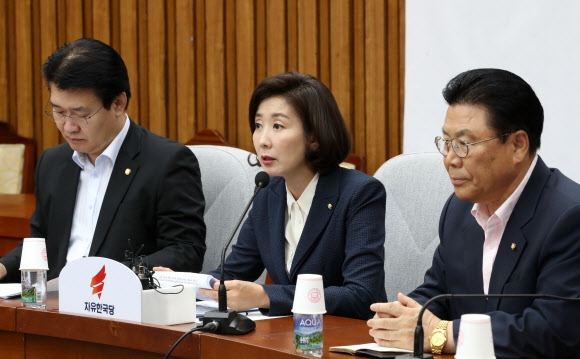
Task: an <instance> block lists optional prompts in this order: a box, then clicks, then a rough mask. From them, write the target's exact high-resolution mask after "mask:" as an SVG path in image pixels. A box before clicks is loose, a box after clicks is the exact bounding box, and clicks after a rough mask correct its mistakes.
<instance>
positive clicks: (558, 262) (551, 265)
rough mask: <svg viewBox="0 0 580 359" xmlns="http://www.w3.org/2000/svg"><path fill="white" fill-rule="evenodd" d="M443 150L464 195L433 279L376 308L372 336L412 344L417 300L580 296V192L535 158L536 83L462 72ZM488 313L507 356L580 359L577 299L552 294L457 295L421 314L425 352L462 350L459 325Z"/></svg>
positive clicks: (495, 73) (444, 227)
mask: <svg viewBox="0 0 580 359" xmlns="http://www.w3.org/2000/svg"><path fill="white" fill-rule="evenodd" d="M443 96H444V97H445V100H446V101H447V103H448V104H449V108H448V110H447V115H446V117H445V122H444V124H443V135H442V136H441V137H437V138H436V139H435V144H436V146H437V148H438V150H439V151H440V152H441V154H442V155H443V156H444V164H445V167H446V168H447V171H448V173H449V177H450V179H451V182H452V184H453V186H454V187H455V193H454V194H453V195H451V197H450V198H449V199H448V201H447V203H446V204H445V207H444V208H443V212H442V214H441V219H440V225H439V237H440V239H441V242H440V244H439V246H438V247H437V249H436V251H435V255H434V257H433V263H432V266H431V268H430V269H429V270H428V271H427V273H426V274H425V282H424V283H423V284H422V285H421V286H419V287H418V288H417V289H415V290H414V291H413V292H412V293H410V294H409V296H405V295H403V294H399V296H398V301H397V302H391V303H380V304H373V305H372V306H371V309H372V310H374V311H376V312H377V314H376V315H375V317H374V319H371V320H370V321H369V326H370V327H371V335H372V336H373V337H374V338H375V340H376V341H377V342H378V343H379V344H381V345H386V346H397V347H406V348H411V347H412V345H413V331H414V328H415V326H416V323H417V314H418V311H419V310H420V308H421V305H420V304H419V303H425V302H426V301H427V300H428V299H430V298H433V297H434V296H436V295H439V294H445V293H455V294H464V293H468V294H500V293H503V294H527V293H531V294H533V293H537V294H549V295H556V296H564V297H575V298H579V297H580V221H579V220H580V185H579V184H577V183H575V182H573V181H572V180H570V179H569V178H567V177H566V176H564V175H563V174H562V173H561V172H560V171H558V170H557V169H551V168H549V167H547V166H546V165H545V164H544V162H543V161H542V159H541V158H540V157H539V156H538V155H537V151H538V149H539V147H540V137H541V133H542V127H543V120H544V115H543V109H542V105H541V104H540V101H539V100H538V98H537V97H536V95H535V93H534V91H533V90H532V88H531V87H530V86H529V85H528V84H527V83H526V82H525V81H524V80H522V79H521V78H520V77H518V76H516V75H514V74H512V73H510V72H508V71H504V70H497V69H478V70H471V71H467V72H464V73H461V74H459V75H458V76H457V77H455V78H454V79H452V80H451V81H450V82H449V83H448V84H447V86H446V88H445V89H444V90H443ZM467 313H486V314H488V315H489V316H490V317H491V325H492V332H493V341H494V346H495V355H496V356H498V357H550V358H563V357H575V358H577V357H580V356H579V355H580V354H579V348H580V329H579V327H578V326H577V325H574V324H569V323H577V322H578V321H580V304H579V303H578V302H569V301H561V300H546V299H519V298H518V299H508V298H505V299H495V298H489V299H481V300H477V299H455V300H452V301H445V302H439V303H433V305H432V306H430V307H429V308H428V310H426V312H425V316H424V318H423V323H424V331H425V333H426V336H425V342H424V348H425V350H426V351H431V352H432V353H435V354H438V353H441V352H444V353H453V352H455V351H456V347H457V345H456V343H458V338H459V330H460V318H461V315H462V314H467Z"/></svg>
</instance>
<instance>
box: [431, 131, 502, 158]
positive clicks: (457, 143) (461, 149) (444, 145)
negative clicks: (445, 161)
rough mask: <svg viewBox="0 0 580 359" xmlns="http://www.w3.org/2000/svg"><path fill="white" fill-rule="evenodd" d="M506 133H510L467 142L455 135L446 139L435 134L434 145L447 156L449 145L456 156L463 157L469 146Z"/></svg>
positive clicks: (465, 155)
mask: <svg viewBox="0 0 580 359" xmlns="http://www.w3.org/2000/svg"><path fill="white" fill-rule="evenodd" d="M508 135H511V132H508V133H504V134H503V135H500V136H497V137H492V138H488V139H486V140H481V141H477V142H472V143H467V142H465V141H464V140H462V139H461V138H457V137H455V138H452V139H450V140H446V139H444V138H443V137H441V136H437V137H435V146H437V149H438V150H439V152H441V154H442V155H443V156H447V154H448V153H449V147H450V146H451V148H453V152H455V154H456V155H457V157H461V158H465V157H467V153H468V152H469V146H472V145H477V144H478V143H482V142H487V141H491V140H496V139H498V138H502V137H505V136H508Z"/></svg>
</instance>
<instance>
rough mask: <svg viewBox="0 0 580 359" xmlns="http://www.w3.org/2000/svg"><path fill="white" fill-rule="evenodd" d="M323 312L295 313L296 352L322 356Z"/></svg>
mask: <svg viewBox="0 0 580 359" xmlns="http://www.w3.org/2000/svg"><path fill="white" fill-rule="evenodd" d="M322 324H323V323H322V314H297V313H294V344H295V348H296V353H298V354H305V355H312V356H315V357H318V358H321V357H322V347H323V345H322V328H323V325H322Z"/></svg>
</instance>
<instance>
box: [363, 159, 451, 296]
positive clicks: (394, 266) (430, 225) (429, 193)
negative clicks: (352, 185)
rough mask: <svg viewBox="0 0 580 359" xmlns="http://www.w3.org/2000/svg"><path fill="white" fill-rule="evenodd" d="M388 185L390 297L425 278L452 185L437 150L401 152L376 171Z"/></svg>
mask: <svg viewBox="0 0 580 359" xmlns="http://www.w3.org/2000/svg"><path fill="white" fill-rule="evenodd" d="M374 177H375V178H377V179H378V180H380V181H381V182H382V183H383V185H384V186H385V189H386V191H387V203H386V214H385V288H386V291H387V296H388V297H389V300H395V299H396V295H397V293H398V292H401V293H404V294H407V293H409V292H411V291H412V290H413V289H415V288H416V287H417V286H418V285H420V284H421V283H423V279H424V274H425V271H426V270H427V269H428V268H429V267H430V266H431V260H432V258H433V253H434V251H435V248H436V247H437V244H439V235H438V230H439V217H440V216H441V210H442V209H443V205H444V204H445V201H446V200H447V199H448V198H449V196H450V195H451V193H452V192H453V186H452V185H451V181H450V180H449V176H448V175H447V172H446V170H445V167H444V165H443V157H442V156H441V154H440V153H438V152H433V153H412V154H403V155H399V156H396V157H393V158H391V159H389V160H388V161H387V162H385V163H384V164H383V165H382V166H381V167H380V168H379V169H378V170H377V172H376V173H375V174H374Z"/></svg>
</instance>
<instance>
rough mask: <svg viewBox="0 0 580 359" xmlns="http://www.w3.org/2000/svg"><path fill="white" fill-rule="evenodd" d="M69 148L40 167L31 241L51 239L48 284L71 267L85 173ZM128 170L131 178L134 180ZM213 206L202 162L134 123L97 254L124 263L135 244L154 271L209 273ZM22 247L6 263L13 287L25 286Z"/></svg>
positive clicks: (98, 232)
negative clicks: (208, 210)
mask: <svg viewBox="0 0 580 359" xmlns="http://www.w3.org/2000/svg"><path fill="white" fill-rule="evenodd" d="M72 154H73V150H72V149H71V148H70V146H69V145H68V144H67V143H64V144H61V145H58V146H56V147H54V148H50V149H47V150H46V151H44V153H43V154H42V155H41V157H40V159H39V161H38V165H37V167H36V174H35V183H36V190H35V194H36V210H35V211H34V213H33V214H32V217H31V219H30V236H31V237H42V238H45V239H46V250H47V255H48V265H49V271H48V278H49V279H52V278H56V277H58V275H59V273H60V271H61V269H62V268H63V267H64V265H65V264H66V255H67V251H68V245H69V238H70V233H71V226H72V218H73V212H74V207H75V201H76V194H77V186H78V181H79V176H80V171H81V169H80V167H79V166H78V165H77V164H76V163H75V162H74V161H73V160H72ZM126 169H130V170H131V173H130V174H128V175H127V174H126ZM204 208H205V201H204V197H203V192H202V188H201V178H200V171H199V165H198V163H197V159H196V158H195V156H194V155H193V153H192V152H191V150H190V149H189V148H187V147H185V146H184V145H182V144H179V143H177V142H174V141H172V140H169V139H166V138H163V137H160V136H157V135H155V134H153V133H151V132H149V131H148V130H146V129H144V128H143V127H140V126H138V125H136V124H135V123H134V122H132V121H131V123H130V127H129V131H128V133H127V136H126V137H125V141H124V142H123V144H122V146H121V148H120V151H119V154H118V156H117V159H116V161H115V165H114V168H113V172H112V174H111V178H110V180H109V185H108V187H107V191H106V194H105V198H104V199H103V204H102V206H101V212H100V213H99V219H98V222H97V225H96V228H95V234H94V237H93V241H92V244H91V248H90V252H89V255H90V256H99V257H107V258H111V259H115V260H117V261H123V259H124V253H125V250H127V249H129V243H128V239H129V238H130V239H131V246H132V248H133V250H134V251H137V249H138V248H139V247H141V245H143V249H142V250H141V252H140V254H144V255H147V257H146V259H145V261H146V263H148V265H149V267H152V266H165V267H170V268H172V269H175V270H177V271H195V272H198V271H200V270H201V266H202V261H203V255H204V253H205V223H204V221H203V211H204ZM21 252H22V247H21V245H20V246H18V247H16V248H15V249H14V250H13V251H11V252H10V253H9V254H8V255H7V256H6V257H4V258H1V259H0V263H2V264H4V265H5V266H6V268H7V270H8V277H7V278H6V280H7V281H15V282H19V281H20V273H19V271H18V268H19V264H20V254H21Z"/></svg>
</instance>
